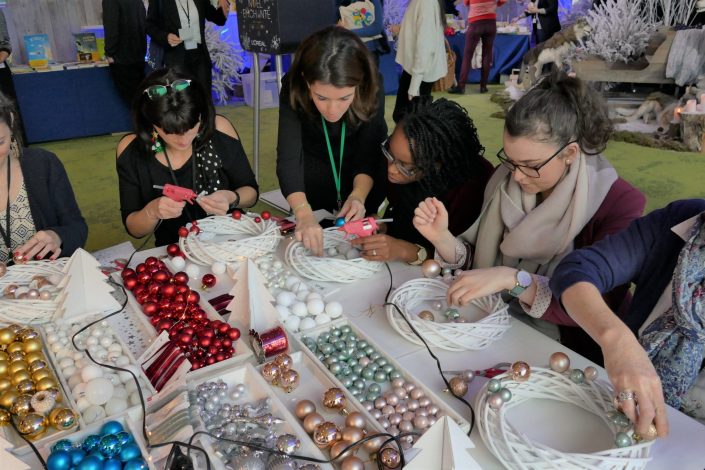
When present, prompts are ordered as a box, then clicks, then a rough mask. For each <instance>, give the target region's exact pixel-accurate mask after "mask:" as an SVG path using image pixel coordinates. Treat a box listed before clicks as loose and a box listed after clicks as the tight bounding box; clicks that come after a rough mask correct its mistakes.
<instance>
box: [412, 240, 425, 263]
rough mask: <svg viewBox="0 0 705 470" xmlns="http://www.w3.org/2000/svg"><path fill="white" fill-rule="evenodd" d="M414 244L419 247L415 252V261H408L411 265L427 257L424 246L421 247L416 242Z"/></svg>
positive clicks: (421, 261)
mask: <svg viewBox="0 0 705 470" xmlns="http://www.w3.org/2000/svg"><path fill="white" fill-rule="evenodd" d="M416 246H417V247H418V248H419V249H418V251H417V252H416V261H412V262H411V263H409V264H410V265H411V266H418V265H420V264H421V263H423V262H424V261H426V258H428V252H427V251H426V248H424V247H422V246H421V245H419V244H417V245H416Z"/></svg>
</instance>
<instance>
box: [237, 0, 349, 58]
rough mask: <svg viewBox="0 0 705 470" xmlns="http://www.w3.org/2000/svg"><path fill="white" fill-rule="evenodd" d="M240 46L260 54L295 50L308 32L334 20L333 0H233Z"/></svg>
mask: <svg viewBox="0 0 705 470" xmlns="http://www.w3.org/2000/svg"><path fill="white" fill-rule="evenodd" d="M235 5H236V7H237V27H238V32H239V36H240V44H241V45H242V48H243V49H244V50H246V51H249V52H259V53H262V54H286V53H289V52H294V50H296V47H297V46H298V44H299V43H300V42H301V41H302V40H303V39H304V38H306V37H307V36H308V35H309V34H311V33H313V32H315V31H318V30H319V29H323V28H325V27H326V26H330V25H332V24H334V23H335V20H336V14H335V3H334V0H236V1H235Z"/></svg>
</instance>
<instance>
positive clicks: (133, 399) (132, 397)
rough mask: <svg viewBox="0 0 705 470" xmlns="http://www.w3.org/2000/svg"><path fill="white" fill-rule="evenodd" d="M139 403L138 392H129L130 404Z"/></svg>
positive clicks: (135, 404)
mask: <svg viewBox="0 0 705 470" xmlns="http://www.w3.org/2000/svg"><path fill="white" fill-rule="evenodd" d="M139 404H140V394H139V393H137V392H132V393H131V394H130V406H137V405H139Z"/></svg>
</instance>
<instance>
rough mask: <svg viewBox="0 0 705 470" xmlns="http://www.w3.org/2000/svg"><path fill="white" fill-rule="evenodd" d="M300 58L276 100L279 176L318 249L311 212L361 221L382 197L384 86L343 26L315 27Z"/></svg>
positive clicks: (307, 239) (299, 234)
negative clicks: (277, 106) (277, 102)
mask: <svg viewBox="0 0 705 470" xmlns="http://www.w3.org/2000/svg"><path fill="white" fill-rule="evenodd" d="M295 57H296V58H295V60H294V63H293V64H292V66H291V70H289V73H287V74H286V75H285V76H284V78H283V80H282V89H281V95H280V98H279V106H280V107H279V138H278V143H277V176H278V177H279V185H280V187H281V190H282V193H283V194H284V196H285V197H286V199H287V201H288V203H289V205H290V206H291V209H292V212H293V213H294V215H295V216H296V220H297V225H296V238H297V239H298V240H299V241H302V242H303V243H304V245H305V246H306V247H307V248H309V249H310V250H311V251H312V252H313V253H315V254H318V255H320V254H322V247H323V231H322V229H321V226H320V225H319V224H318V222H317V221H316V219H315V217H314V215H313V211H315V210H318V209H326V210H328V211H330V212H332V213H335V214H337V215H338V216H340V217H345V219H346V220H356V219H360V218H362V217H364V216H365V214H368V213H375V212H376V211H377V208H378V207H379V205H380V204H381V203H382V200H383V199H384V188H385V181H386V165H385V159H384V155H383V154H382V150H381V147H380V144H381V143H382V142H383V141H384V139H386V137H387V124H386V123H385V121H384V91H383V89H382V87H381V78H380V76H379V73H378V71H377V68H376V66H375V64H374V60H373V58H372V56H371V55H370V52H369V51H368V49H367V47H365V45H364V43H363V42H362V41H361V40H360V39H359V38H358V37H357V36H356V35H355V34H354V33H352V32H350V31H348V30H346V29H344V28H340V27H336V26H333V27H330V28H326V29H324V30H321V31H319V32H317V33H314V34H313V35H311V36H309V37H308V38H307V39H305V40H304V41H303V42H302V43H301V45H300V46H299V48H298V50H297V51H296V56H295Z"/></svg>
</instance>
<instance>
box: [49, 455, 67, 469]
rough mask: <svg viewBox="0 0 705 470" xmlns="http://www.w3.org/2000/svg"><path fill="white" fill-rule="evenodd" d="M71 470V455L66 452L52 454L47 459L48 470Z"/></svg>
mask: <svg viewBox="0 0 705 470" xmlns="http://www.w3.org/2000/svg"><path fill="white" fill-rule="evenodd" d="M69 468H71V455H69V453H68V451H66V450H57V451H56V452H52V453H51V455H50V456H49V458H48V459H47V469H48V470H68V469H69Z"/></svg>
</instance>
